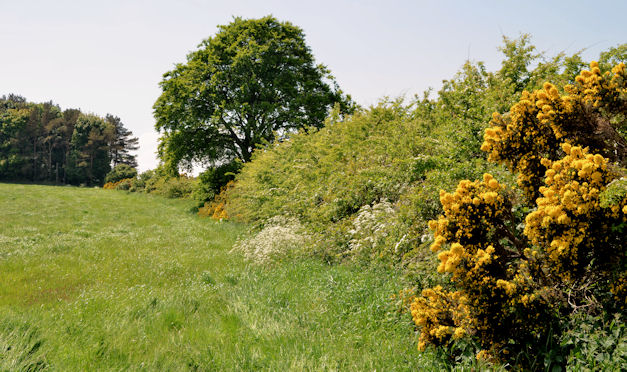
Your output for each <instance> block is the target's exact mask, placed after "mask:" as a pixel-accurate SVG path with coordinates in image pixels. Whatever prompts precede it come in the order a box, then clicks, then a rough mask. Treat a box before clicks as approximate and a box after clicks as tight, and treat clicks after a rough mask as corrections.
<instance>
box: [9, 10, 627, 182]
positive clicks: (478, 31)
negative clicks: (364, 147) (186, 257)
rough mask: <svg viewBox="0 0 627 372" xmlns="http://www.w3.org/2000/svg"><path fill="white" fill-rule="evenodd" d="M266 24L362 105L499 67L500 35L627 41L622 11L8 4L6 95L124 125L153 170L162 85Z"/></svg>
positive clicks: (556, 44) (567, 44)
mask: <svg viewBox="0 0 627 372" xmlns="http://www.w3.org/2000/svg"><path fill="white" fill-rule="evenodd" d="M267 14H273V15H274V16H275V17H277V18H279V19H280V20H288V21H291V22H292V23H294V24H296V25H297V26H299V27H301V28H302V29H303V30H304V31H305V34H306V37H307V43H308V44H309V46H310V47H311V49H312V51H313V53H314V55H315V56H316V59H317V61H318V62H321V63H324V64H325V65H327V66H328V67H329V68H330V69H331V71H332V73H333V74H334V75H335V76H336V78H337V80H338V82H339V84H340V86H341V87H342V89H343V90H344V91H345V92H347V93H349V94H351V95H352V96H353V98H354V99H355V100H356V101H357V102H358V103H360V104H362V105H369V104H372V103H376V101H377V100H378V99H379V98H381V97H382V96H385V95H388V96H399V95H407V96H413V95H414V94H416V93H421V92H423V91H424V90H425V89H427V88H429V87H434V88H436V89H437V88H439V87H440V86H441V81H442V80H443V79H448V78H450V77H452V76H453V74H454V73H455V72H456V71H457V70H458V69H459V67H460V66H461V65H462V64H463V63H464V61H465V60H466V59H467V58H468V57H470V59H471V60H475V61H477V60H480V61H485V62H486V64H487V66H488V68H489V69H495V68H497V67H498V65H499V62H500V55H499V52H498V51H497V47H498V46H499V45H500V43H501V35H502V34H504V35H507V36H512V37H515V36H517V35H519V34H520V33H521V32H525V33H530V34H531V35H532V36H533V39H532V40H533V43H534V44H535V45H536V46H537V47H538V49H539V50H544V51H547V52H548V53H549V54H555V53H557V52H559V51H562V50H564V51H566V52H567V53H573V52H575V51H577V50H580V49H583V48H588V50H587V51H586V52H585V53H584V56H585V57H586V58H587V59H592V58H595V57H596V56H597V55H598V53H599V51H601V50H605V49H607V48H609V47H612V46H616V45H618V44H620V43H624V42H627V40H626V36H627V22H626V21H625V16H626V15H627V1H623V0H614V1H602V0H597V1H594V2H590V1H574V0H571V1H549V0H545V1H529V0H527V1H506V0H500V1H498V0H486V1H470V0H459V1H452V0H449V1H444V0H443V1H394V0H388V1H370V0H363V1H354V0H335V1H327V0H319V1H280V0H264V1H247V0H231V1H213V0H179V1H165V0H163V1H145V0H144V1H141V0H126V1H124V0H107V1H87V0H84V1H78V0H77V1H69V0H54V1H43V0H42V1H35V0H0V95H2V94H8V93H18V94H21V95H23V96H25V97H26V98H27V99H29V100H31V101H36V102H41V101H47V100H53V101H54V102H55V103H58V104H59V105H61V107H62V108H64V109H65V108H70V107H76V108H80V109H81V110H83V111H87V112H93V113H96V114H98V115H103V116H104V115H105V114H106V113H112V114H114V115H117V116H119V117H121V118H122V120H123V122H124V123H125V125H126V126H127V127H128V128H129V129H131V130H132V131H133V132H134V133H135V135H137V136H139V138H140V145H141V150H140V152H139V157H138V160H139V167H140V169H141V170H146V169H149V168H154V167H155V166H156V164H157V160H156V158H155V156H154V152H155V150H156V140H157V134H156V133H155V131H154V129H153V125H154V119H153V117H152V104H153V103H154V101H155V100H156V98H157V97H158V96H159V94H160V90H159V87H158V83H159V81H160V80H161V75H162V74H163V73H164V72H166V71H168V70H170V69H171V68H172V67H173V65H174V63H177V62H184V61H185V55H186V54H187V53H188V52H189V51H191V50H194V49H196V46H197V45H198V44H199V43H200V41H201V40H202V39H205V38H207V37H209V36H210V35H212V34H214V33H215V32H216V26H217V25H219V24H227V23H229V22H230V21H231V19H232V17H233V16H242V17H244V18H258V17H262V16H264V15H267Z"/></svg>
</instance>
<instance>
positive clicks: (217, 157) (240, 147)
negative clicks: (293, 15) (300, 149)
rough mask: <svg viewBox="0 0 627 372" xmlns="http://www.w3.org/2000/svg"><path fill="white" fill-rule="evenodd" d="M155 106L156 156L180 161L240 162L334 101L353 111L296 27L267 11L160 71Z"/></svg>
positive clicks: (309, 122) (318, 122) (316, 122)
mask: <svg viewBox="0 0 627 372" xmlns="http://www.w3.org/2000/svg"><path fill="white" fill-rule="evenodd" d="M160 85H161V88H162V90H163V93H162V94H161V96H160V97H159V98H158V100H157V102H156V103H155V105H154V113H155V117H156V119H157V123H156V128H157V130H159V131H161V132H162V136H161V143H160V156H161V158H162V160H163V161H165V162H166V163H168V164H169V165H170V166H173V167H174V168H176V167H178V165H179V164H180V163H181V162H183V163H187V164H190V163H191V162H194V161H196V162H204V163H214V164H215V163H219V162H223V161H228V160H232V159H235V158H239V159H240V160H242V161H243V162H247V161H249V160H250V158H251V154H252V151H253V150H254V148H255V146H256V145H257V144H259V143H262V142H264V141H272V140H273V139H274V136H275V134H276V133H280V134H283V133H287V132H290V131H294V130H298V129H301V128H308V127H312V126H313V127H321V126H322V125H323V124H324V119H325V117H326V116H327V114H328V113H329V111H330V109H331V108H332V106H333V105H335V104H339V105H340V109H341V110H342V112H348V111H350V110H351V109H352V106H353V105H352V103H351V101H350V97H348V96H344V95H343V94H342V92H341V91H340V89H339V88H338V85H337V83H336V82H335V80H334V79H333V77H332V76H331V75H330V73H329V70H328V69H327V68H326V67H325V66H323V65H316V64H315V61H314V57H313V55H312V53H311V50H310V48H309V47H308V46H307V45H306V44H305V35H304V33H303V31H302V30H301V29H300V28H298V27H296V26H294V25H292V24H291V23H289V22H279V21H278V20H277V19H275V18H274V17H271V16H267V17H264V18H261V19H241V18H235V19H234V20H233V22H231V23H230V24H228V25H226V26H219V32H218V33H217V34H216V35H215V36H213V37H210V38H208V39H206V40H204V41H203V42H202V43H201V44H200V45H199V49H198V50H196V51H194V52H191V53H190V54H189V55H188V56H187V63H184V64H178V65H176V68H175V69H174V70H172V71H169V72H167V73H165V74H164V76H163V81H162V82H161V84H160Z"/></svg>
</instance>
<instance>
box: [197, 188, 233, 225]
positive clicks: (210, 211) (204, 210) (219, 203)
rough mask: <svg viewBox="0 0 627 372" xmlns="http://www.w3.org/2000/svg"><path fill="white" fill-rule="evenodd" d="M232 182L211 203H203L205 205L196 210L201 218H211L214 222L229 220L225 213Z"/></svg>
mask: <svg viewBox="0 0 627 372" xmlns="http://www.w3.org/2000/svg"><path fill="white" fill-rule="evenodd" d="M233 186H234V182H233V181H229V182H228V183H227V184H226V185H225V186H224V187H222V190H221V191H220V193H219V194H218V195H216V196H215V198H214V199H213V200H211V201H207V202H205V205H204V206H202V207H200V208H198V215H199V216H201V217H211V218H213V219H214V220H225V219H228V218H229V215H228V213H227V212H226V209H225V207H226V203H227V193H228V191H229V190H230V189H231V188H233Z"/></svg>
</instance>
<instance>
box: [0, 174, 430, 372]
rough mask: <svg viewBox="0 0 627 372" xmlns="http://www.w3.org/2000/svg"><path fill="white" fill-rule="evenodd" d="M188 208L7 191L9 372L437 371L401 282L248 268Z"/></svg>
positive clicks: (4, 333) (144, 200)
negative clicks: (406, 311)
mask: <svg viewBox="0 0 627 372" xmlns="http://www.w3.org/2000/svg"><path fill="white" fill-rule="evenodd" d="M189 204H190V202H188V201H182V200H168V199H164V198H160V197H153V196H150V195H146V194H127V193H120V192H107V191H104V190H100V189H88V188H74V187H51V186H33V185H18V184H0V210H2V214H1V215H0V351H1V352H0V370H43V369H49V370H66V371H69V370H218V371H220V370H242V369H243V370H253V369H254V370H258V369H262V370H265V369H267V370H286V369H290V370H343V371H346V370H375V369H376V370H417V369H421V368H437V366H436V365H435V364H434V363H435V359H434V357H433V355H432V354H429V353H423V354H417V353H416V352H415V347H416V346H415V343H414V342H412V340H413V339H414V334H413V328H412V327H411V325H410V322H409V321H408V319H405V318H403V319H401V318H400V316H398V315H396V313H395V312H394V309H393V305H392V304H391V302H390V300H389V296H390V294H391V293H394V292H397V291H398V290H399V289H400V284H398V283H399V279H398V275H397V274H395V273H394V272H389V271H384V270H382V269H378V270H375V269H369V270H364V269H363V268H360V269H356V268H354V267H351V266H346V265H344V266H343V265H334V266H328V265H325V264H323V263H320V262H319V261H316V260H296V261H290V262H287V263H281V262H279V263H275V264H274V266H272V267H269V268H265V267H263V266H257V265H251V264H248V263H246V262H245V261H243V259H242V258H241V255H238V254H234V253H231V252H230V249H231V246H232V245H233V243H234V242H235V240H236V239H237V237H238V235H240V234H241V233H242V232H243V230H244V228H243V226H241V225H237V224H232V223H218V222H213V221H211V220H209V219H201V218H199V217H197V216H195V215H193V214H192V213H189V212H187V210H189V207H190V206H191V205H189ZM386 304H390V306H386Z"/></svg>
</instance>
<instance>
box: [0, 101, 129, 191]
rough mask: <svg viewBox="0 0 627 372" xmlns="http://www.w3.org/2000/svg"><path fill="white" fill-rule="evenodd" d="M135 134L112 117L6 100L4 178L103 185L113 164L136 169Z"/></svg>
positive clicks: (1, 126)
mask: <svg viewBox="0 0 627 372" xmlns="http://www.w3.org/2000/svg"><path fill="white" fill-rule="evenodd" d="M132 135H133V133H132V132H131V131H129V130H128V129H126V128H125V127H124V125H123V124H122V122H121V121H120V119H119V118H117V117H115V116H112V115H107V116H106V119H103V118H100V117H98V116H95V115H91V114H84V113H82V112H81V111H80V110H77V109H66V110H61V108H60V107H59V106H58V105H55V104H53V103H52V102H45V103H32V102H27V101H26V99H25V98H24V97H20V96H18V95H14V94H10V95H8V96H1V97H0V180H13V181H31V182H55V183H71V184H77V185H78V184H90V185H95V184H101V183H102V182H103V181H104V177H105V175H106V174H107V172H109V170H110V169H111V166H112V165H113V166H115V165H117V164H128V165H130V166H133V167H134V166H136V165H137V162H136V160H135V156H134V155H131V154H130V153H129V152H130V151H134V150H136V149H137V138H134V137H132Z"/></svg>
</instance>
